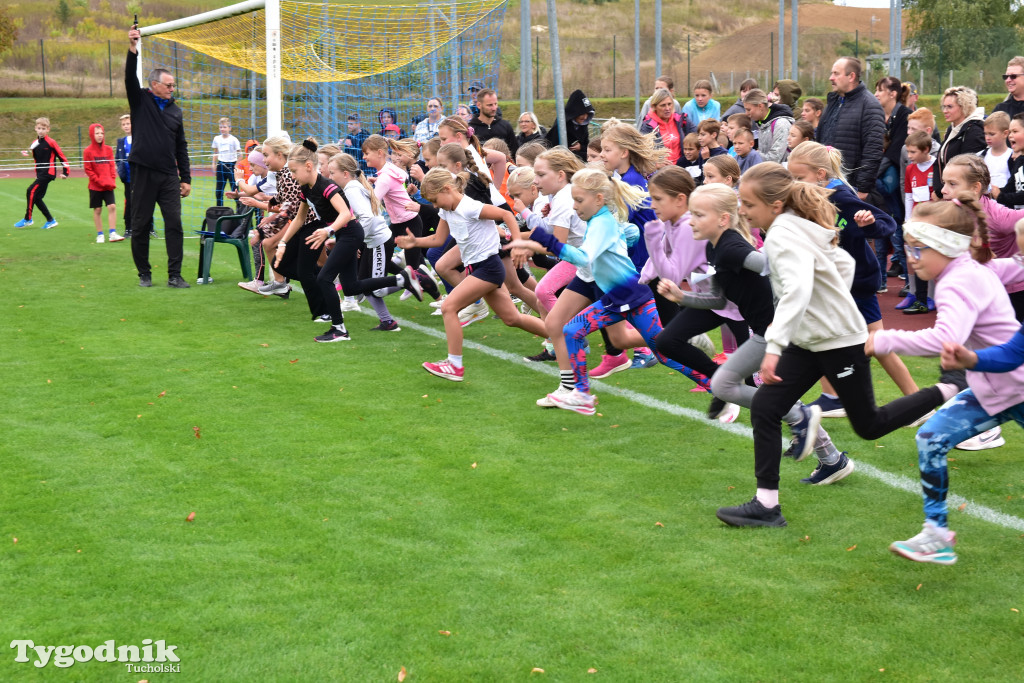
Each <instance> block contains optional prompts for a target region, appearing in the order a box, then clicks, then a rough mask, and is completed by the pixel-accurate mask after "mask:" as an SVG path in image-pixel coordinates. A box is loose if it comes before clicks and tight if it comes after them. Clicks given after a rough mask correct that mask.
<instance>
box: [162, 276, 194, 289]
mask: <svg viewBox="0 0 1024 683" xmlns="http://www.w3.org/2000/svg"><path fill="white" fill-rule="evenodd" d="M167 286H168V287H173V288H174V289H188V288H189V284H188V283H187V282H185V280H183V279H182V277H181V276H180V275H172V276H171V277H169V278H167Z"/></svg>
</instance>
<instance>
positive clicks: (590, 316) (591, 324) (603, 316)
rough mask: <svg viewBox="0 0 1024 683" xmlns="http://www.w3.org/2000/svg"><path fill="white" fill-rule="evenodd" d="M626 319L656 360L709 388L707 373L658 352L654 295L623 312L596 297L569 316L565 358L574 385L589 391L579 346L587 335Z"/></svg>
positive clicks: (584, 360) (659, 321)
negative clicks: (608, 307) (609, 307)
mask: <svg viewBox="0 0 1024 683" xmlns="http://www.w3.org/2000/svg"><path fill="white" fill-rule="evenodd" d="M623 320H628V321H629V322H630V324H632V325H633V327H635V328H636V331H637V332H639V333H640V336H641V337H643V338H644V341H645V342H646V343H647V345H648V346H649V347H650V348H651V351H653V352H654V355H656V356H657V357H658V360H659V361H660V362H661V363H662V364H663V365H666V366H668V367H670V368H672V369H673V370H676V371H677V372H681V373H682V374H684V375H686V376H687V377H689V378H690V379H692V380H693V381H694V382H696V383H697V384H698V385H700V386H702V387H704V388H705V389H708V390H709V391H710V383H709V382H708V379H707V377H705V376H704V375H702V374H700V373H699V372H695V371H693V370H691V369H690V368H687V367H684V366H682V365H680V364H679V363H677V362H676V361H674V360H671V359H669V358H666V357H665V356H663V355H661V353H659V352H658V347H657V345H656V344H655V343H654V338H655V337H656V336H657V334H658V333H659V332H661V319H660V318H659V317H658V308H657V306H655V304H654V299H648V300H647V302H646V303H645V304H643V305H641V306H638V307H636V308H632V309H630V310H628V311H625V312H619V311H613V310H608V309H606V308H605V307H604V304H603V303H601V301H596V302H594V303H593V304H591V305H590V306H588V307H586V308H584V309H583V310H582V311H580V313H579V314H578V315H577V316H576V317H575V318H573V319H572V320H570V321H569V322H568V323H567V324H566V326H565V327H564V328H562V331H563V333H564V334H565V344H566V346H567V347H568V349H569V362H570V363H571V364H572V374H573V376H574V378H575V380H576V389H577V390H578V391H580V392H583V393H587V392H589V391H590V376H589V375H588V374H587V354H586V352H585V351H584V350H583V349H584V348H585V347H586V343H587V342H586V339H587V336H588V335H589V334H590V333H592V332H594V331H596V330H600V329H602V328H605V327H608V326H609V325H614V324H615V323H617V322H622V321H623Z"/></svg>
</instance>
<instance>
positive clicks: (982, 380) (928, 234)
mask: <svg viewBox="0 0 1024 683" xmlns="http://www.w3.org/2000/svg"><path fill="white" fill-rule="evenodd" d="M943 177H945V174H943ZM943 193H944V194H945V189H944V190H943ZM903 235H904V244H905V248H906V252H907V265H908V266H909V267H911V268H913V269H914V272H915V274H916V275H917V277H919V278H921V279H922V280H934V281H935V307H936V319H935V327H933V328H931V329H927V330H919V331H917V332H908V331H901V330H879V331H878V332H873V333H871V336H870V337H869V338H868V341H867V343H866V344H865V345H864V351H865V353H868V354H875V355H880V354H883V353H905V354H911V355H915V356H938V355H940V354H941V353H942V350H943V346H944V344H965V345H966V346H967V347H968V348H972V349H978V348H984V347H988V346H993V345H997V344H1003V343H1005V342H1008V341H1009V340H1010V339H1011V338H1012V337H1013V335H1014V334H1015V333H1016V332H1017V329H1018V328H1019V327H1020V326H1019V325H1018V323H1017V321H1016V320H1015V319H1014V316H1013V308H1012V306H1011V305H1010V299H1009V297H1008V296H1007V294H1006V289H1005V285H1010V284H1017V283H1022V282H1024V268H1022V267H1021V265H1020V261H1019V260H1018V259H995V260H993V259H992V252H991V250H990V249H989V247H988V241H989V237H988V229H987V225H986V219H985V211H984V209H983V208H982V206H981V204H980V203H979V202H978V201H977V199H976V198H975V197H974V196H972V195H971V194H970V193H969V192H961V193H960V194H959V195H958V197H956V198H954V199H953V201H949V202H927V203H924V204H919V205H918V206H917V207H915V208H914V213H913V216H912V219H911V220H909V221H907V223H905V224H904V226H903ZM1021 241H1024V240H1021ZM972 252H973V253H972ZM967 386H968V388H967V389H965V390H963V391H961V392H960V393H959V394H957V395H956V396H955V397H953V398H952V399H951V400H950V401H949V402H948V403H946V404H945V406H944V407H942V408H941V409H940V410H939V411H938V412H937V413H935V415H934V416H932V417H931V419H929V420H928V421H927V422H925V423H924V425H923V426H922V427H921V428H920V429H918V431H917V448H918V464H919V466H920V469H921V485H922V488H923V491H924V513H925V522H924V529H923V530H922V531H921V533H919V534H918V535H916V536H914V537H913V538H910V539H907V540H906V541H896V542H894V543H892V544H891V545H890V546H889V549H890V550H891V551H892V552H894V553H896V554H897V555H901V556H903V557H905V558H907V559H910V560H914V561H915V562H934V563H937V564H953V563H954V562H956V559H957V558H956V553H955V552H954V551H953V544H954V543H955V542H956V534H955V533H954V532H952V531H950V530H949V528H948V525H947V518H946V512H947V511H946V494H947V491H948V489H949V474H948V471H947V467H946V454H947V453H948V452H949V451H950V449H952V448H953V447H954V446H956V445H957V444H958V443H960V442H962V441H964V440H966V439H969V438H971V437H973V436H975V435H976V434H980V433H981V432H984V431H986V430H989V429H992V428H993V427H995V426H997V425H999V424H1001V423H1003V422H1007V421H1009V420H1016V421H1017V422H1018V423H1021V424H1024V409H1022V407H1021V405H1020V404H1021V400H1020V399H1021V387H1022V386H1024V367H1020V368H1017V369H1016V370H1014V371H1012V372H1007V373H1001V374H994V373H988V372H977V371H968V372H967Z"/></svg>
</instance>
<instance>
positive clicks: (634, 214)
mask: <svg viewBox="0 0 1024 683" xmlns="http://www.w3.org/2000/svg"><path fill="white" fill-rule="evenodd" d="M680 156H682V155H680ZM621 180H622V182H624V183H626V184H627V185H632V186H633V187H639V188H640V189H641V190H643V191H644V192H647V178H644V177H643V175H642V174H641V173H640V171H638V170H636V169H635V168H633V167H632V166H630V167H629V170H628V171H626V173H625V174H624V175H623V176H622V178H621ZM656 218H657V216H655V215H654V209H652V208H651V198H650V197H648V198H647V199H645V200H644V203H643V206H641V207H640V208H638V209H630V210H629V222H630V223H632V224H633V225H636V226H638V227H639V229H640V239H639V240H638V241H637V243H636V244H634V245H633V246H632V247H630V248H629V258H630V260H631V261H632V262H633V265H634V266H636V269H637V271H640V270H643V267H644V265H645V264H646V263H647V259H648V258H650V254H648V253H647V241H646V240H644V239H643V236H644V229H643V226H644V225H646V224H647V221H653V220H654V219H656Z"/></svg>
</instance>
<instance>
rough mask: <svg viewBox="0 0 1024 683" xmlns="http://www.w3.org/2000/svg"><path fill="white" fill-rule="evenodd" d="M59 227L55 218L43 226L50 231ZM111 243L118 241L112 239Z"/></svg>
mask: <svg viewBox="0 0 1024 683" xmlns="http://www.w3.org/2000/svg"><path fill="white" fill-rule="evenodd" d="M58 225H60V223H58V222H57V219H56V218H54V219H53V220H52V221H46V224H45V225H44V226H43V230H49V229H50V228H56V227H57V226H58ZM115 234H117V233H111V235H115ZM121 239H124V238H123V237H122V238H121ZM110 241H111V242H117V241H118V240H115V239H111V240H110Z"/></svg>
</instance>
